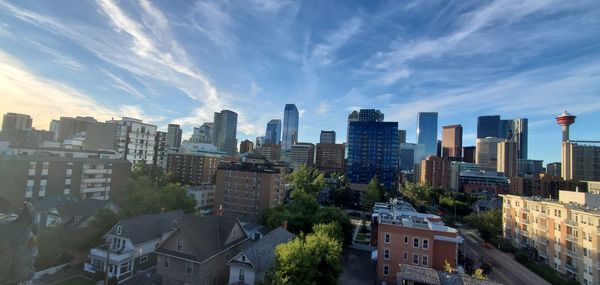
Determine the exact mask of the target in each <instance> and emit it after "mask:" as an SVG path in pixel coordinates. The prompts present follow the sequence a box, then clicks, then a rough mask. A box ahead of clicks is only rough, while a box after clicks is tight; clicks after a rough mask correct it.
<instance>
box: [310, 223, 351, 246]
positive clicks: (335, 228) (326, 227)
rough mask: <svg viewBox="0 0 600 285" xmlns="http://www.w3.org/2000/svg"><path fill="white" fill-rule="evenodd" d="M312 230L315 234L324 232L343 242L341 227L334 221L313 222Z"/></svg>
mask: <svg viewBox="0 0 600 285" xmlns="http://www.w3.org/2000/svg"><path fill="white" fill-rule="evenodd" d="M313 232H314V233H316V234H324V235H326V236H329V237H332V238H334V239H335V240H337V241H339V242H344V234H343V233H342V227H340V224H338V223H336V222H331V223H328V224H315V225H314V226H313Z"/></svg>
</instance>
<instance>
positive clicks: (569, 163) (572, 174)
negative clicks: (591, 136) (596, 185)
mask: <svg viewBox="0 0 600 285" xmlns="http://www.w3.org/2000/svg"><path fill="white" fill-rule="evenodd" d="M599 161H600V142H592V141H589V142H578V141H568V142H563V143H562V163H561V168H562V169H561V170H562V178H563V179H565V180H587V181H600V163H598V162H599Z"/></svg>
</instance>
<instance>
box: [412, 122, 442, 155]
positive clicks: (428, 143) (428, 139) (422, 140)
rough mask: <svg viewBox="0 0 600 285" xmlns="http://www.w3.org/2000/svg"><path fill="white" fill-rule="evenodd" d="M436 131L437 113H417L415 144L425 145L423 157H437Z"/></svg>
mask: <svg viewBox="0 0 600 285" xmlns="http://www.w3.org/2000/svg"><path fill="white" fill-rule="evenodd" d="M437 129H438V113H437V112H419V115H418V117H417V143H418V144H423V145H425V156H428V155H437V143H438V139H437V133H438V131H437Z"/></svg>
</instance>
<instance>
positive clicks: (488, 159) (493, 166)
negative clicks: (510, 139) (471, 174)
mask: <svg viewBox="0 0 600 285" xmlns="http://www.w3.org/2000/svg"><path fill="white" fill-rule="evenodd" d="M502 141H504V139H500V138H479V139H477V146H476V147H475V163H477V164H479V165H480V166H481V168H482V169H483V170H487V171H497V166H498V165H497V163H498V143H499V142H502Z"/></svg>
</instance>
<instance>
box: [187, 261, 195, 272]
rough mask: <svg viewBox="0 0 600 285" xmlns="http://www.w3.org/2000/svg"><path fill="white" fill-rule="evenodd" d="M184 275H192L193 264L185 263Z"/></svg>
mask: <svg viewBox="0 0 600 285" xmlns="http://www.w3.org/2000/svg"><path fill="white" fill-rule="evenodd" d="M185 273H187V274H192V273H194V264H193V263H191V262H189V261H187V262H186V263H185Z"/></svg>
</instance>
